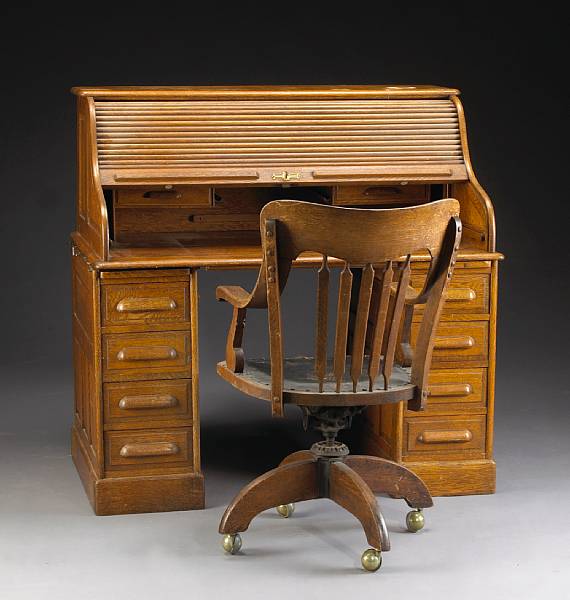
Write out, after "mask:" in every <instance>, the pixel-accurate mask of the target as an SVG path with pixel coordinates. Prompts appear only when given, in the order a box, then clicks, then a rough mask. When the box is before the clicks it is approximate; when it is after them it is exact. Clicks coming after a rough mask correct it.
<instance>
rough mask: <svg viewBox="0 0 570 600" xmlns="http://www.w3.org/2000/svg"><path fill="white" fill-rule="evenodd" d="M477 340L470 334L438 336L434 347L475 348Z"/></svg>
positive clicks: (450, 348) (448, 348) (452, 348)
mask: <svg viewBox="0 0 570 600" xmlns="http://www.w3.org/2000/svg"><path fill="white" fill-rule="evenodd" d="M474 345H475V340H474V339H473V338H472V337H471V336H470V335H466V336H457V337H455V336H454V337H436V338H435V344H434V348H435V349H436V350H468V349H469V348H473V346H474Z"/></svg>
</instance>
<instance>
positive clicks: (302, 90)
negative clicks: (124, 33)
mask: <svg viewBox="0 0 570 600" xmlns="http://www.w3.org/2000/svg"><path fill="white" fill-rule="evenodd" d="M71 91H72V92H73V93H74V94H76V95H77V96H90V97H93V98H97V99H100V100H105V99H107V100H137V99H171V100H176V99H187V100H208V99H209V100H215V99H225V100H229V99H242V100H243V99H248V98H249V99H256V100H261V99H279V98H286V99H319V98H322V99H326V98H329V99H343V98H344V99H374V98H384V99H390V98H447V97H449V96H454V95H458V94H459V90H457V89H455V88H448V87H440V86H434V85H396V84H394V85H347V86H343V85H278V86H268V85H244V86H101V87H97V86H95V87H74V88H72V89H71Z"/></svg>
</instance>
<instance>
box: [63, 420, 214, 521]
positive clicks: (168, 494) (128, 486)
mask: <svg viewBox="0 0 570 600" xmlns="http://www.w3.org/2000/svg"><path fill="white" fill-rule="evenodd" d="M71 456H72V458H73V462H74V464H75V466H76V468H77V471H78V473H79V476H80V478H81V481H82V483H83V487H84V488H85V491H86V493H87V496H88V498H89V501H90V503H91V506H92V507H93V510H94V512H95V514H96V515H124V514H133V513H149V512H168V511H174V510H192V509H202V508H204V506H205V499H204V476H203V475H202V474H201V473H176V474H168V475H149V476H135V477H104V478H99V477H98V476H97V475H96V473H95V472H94V470H93V467H92V466H91V463H90V462H89V460H88V458H87V456H86V454H85V451H84V448H83V445H82V443H81V440H80V438H79V436H78V435H77V433H76V431H75V429H73V430H72V437H71Z"/></svg>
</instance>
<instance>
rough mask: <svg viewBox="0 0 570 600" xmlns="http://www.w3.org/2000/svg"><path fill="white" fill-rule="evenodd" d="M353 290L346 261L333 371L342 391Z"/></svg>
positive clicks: (338, 310)
mask: <svg viewBox="0 0 570 600" xmlns="http://www.w3.org/2000/svg"><path fill="white" fill-rule="evenodd" d="M351 290H352V271H351V270H350V265H349V264H348V263H347V262H345V263H344V269H343V270H342V272H341V274H340V281H339V288H338V305H337V317H336V331H335V341H334V359H333V372H334V378H335V381H336V391H337V393H339V392H340V386H341V383H342V379H343V377H344V369H345V366H346V343H347V339H348V320H349V316H350V293H351Z"/></svg>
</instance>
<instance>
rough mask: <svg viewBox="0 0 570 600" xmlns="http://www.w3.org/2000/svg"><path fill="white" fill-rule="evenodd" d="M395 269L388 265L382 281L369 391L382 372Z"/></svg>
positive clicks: (371, 355)
mask: <svg viewBox="0 0 570 600" xmlns="http://www.w3.org/2000/svg"><path fill="white" fill-rule="evenodd" d="M392 275H393V268H392V262H391V261H389V262H388V263H386V266H385V268H384V272H383V273H382V279H381V282H380V298H379V300H378V309H377V311H376V315H375V319H373V321H374V336H373V337H372V345H371V349H370V360H369V363H368V389H369V391H372V390H373V389H374V383H375V382H376V377H378V373H379V372H380V362H381V360H382V345H383V344H382V342H383V340H384V335H385V331H386V317H387V315H388V305H389V301H390V286H391V283H392Z"/></svg>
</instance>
